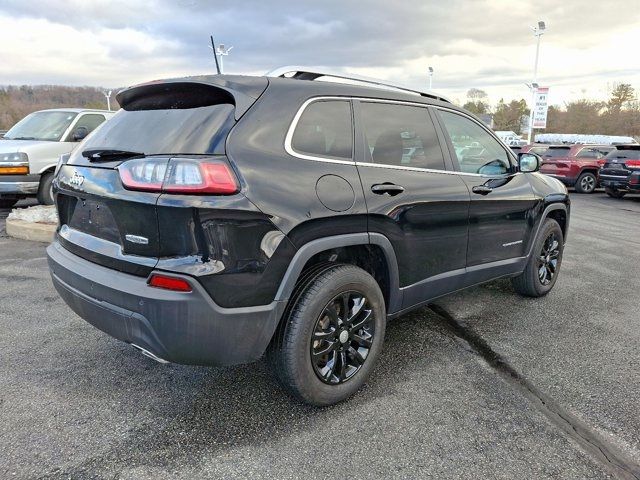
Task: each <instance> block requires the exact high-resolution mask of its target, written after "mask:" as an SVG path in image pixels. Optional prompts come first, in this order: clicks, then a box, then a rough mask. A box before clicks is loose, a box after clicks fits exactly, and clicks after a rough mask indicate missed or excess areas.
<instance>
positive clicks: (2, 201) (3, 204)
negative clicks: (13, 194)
mask: <svg viewBox="0 0 640 480" xmlns="http://www.w3.org/2000/svg"><path fill="white" fill-rule="evenodd" d="M16 203H18V200H17V199H15V198H0V208H13V206H14V205H15V204H16Z"/></svg>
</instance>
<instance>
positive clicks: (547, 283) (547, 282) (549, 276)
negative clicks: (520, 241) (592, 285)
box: [511, 218, 564, 297]
mask: <svg viewBox="0 0 640 480" xmlns="http://www.w3.org/2000/svg"><path fill="white" fill-rule="evenodd" d="M563 250H564V238H563V235H562V229H561V228H560V225H558V222H556V221H555V220H553V219H552V218H547V219H546V220H545V222H544V224H543V225H542V228H541V229H540V233H539V234H538V238H536V241H535V244H534V245H533V251H532V252H531V256H530V257H529V260H528V262H527V266H526V267H525V269H524V272H522V273H521V274H520V275H518V276H517V277H514V278H512V279H511V283H512V285H513V288H514V289H515V291H516V292H518V293H519V294H520V295H524V296H526V297H542V296H544V295H546V294H547V293H549V292H550V291H551V289H552V288H553V286H554V285H555V284H556V280H557V279H558V274H559V273H560V265H561V264H562V253H563Z"/></svg>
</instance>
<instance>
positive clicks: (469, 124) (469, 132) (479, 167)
mask: <svg viewBox="0 0 640 480" xmlns="http://www.w3.org/2000/svg"><path fill="white" fill-rule="evenodd" d="M440 115H441V117H442V120H443V122H444V126H445V128H446V130H447V132H448V133H449V137H450V138H451V143H453V148H454V151H455V154H456V157H457V158H458V163H459V164H460V171H462V172H465V173H481V174H484V175H502V174H505V173H507V172H508V171H509V169H510V168H511V163H510V162H509V157H508V156H507V152H506V151H505V149H504V148H503V147H502V144H501V143H500V142H499V141H498V140H496V139H495V138H494V137H493V136H492V135H491V134H489V132H487V131H486V130H485V129H484V128H482V127H481V126H480V125H478V124H477V123H475V122H474V121H472V120H470V119H468V118H466V117H464V116H462V115H458V114H455V113H451V112H446V111H441V112H440Z"/></svg>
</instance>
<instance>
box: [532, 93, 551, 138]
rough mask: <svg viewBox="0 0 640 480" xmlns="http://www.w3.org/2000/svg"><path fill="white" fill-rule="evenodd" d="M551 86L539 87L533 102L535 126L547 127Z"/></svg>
mask: <svg viewBox="0 0 640 480" xmlns="http://www.w3.org/2000/svg"><path fill="white" fill-rule="evenodd" d="M548 97H549V87H538V89H536V92H535V94H534V97H533V98H534V102H533V128H546V127H547V109H548V108H549V102H548Z"/></svg>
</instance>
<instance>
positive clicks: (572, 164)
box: [540, 145, 615, 193]
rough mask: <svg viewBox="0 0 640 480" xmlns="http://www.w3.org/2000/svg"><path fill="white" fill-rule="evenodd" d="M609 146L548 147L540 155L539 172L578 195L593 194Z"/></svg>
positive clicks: (612, 148)
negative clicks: (559, 182) (574, 190)
mask: <svg viewBox="0 0 640 480" xmlns="http://www.w3.org/2000/svg"><path fill="white" fill-rule="evenodd" d="M614 149H615V147H613V146H611V145H550V146H549V148H547V150H546V151H545V152H544V153H543V154H542V158H543V162H542V166H541V167H540V172H541V173H544V174H545V175H550V176H552V177H555V178H557V179H558V180H560V181H561V182H562V183H564V184H565V185H567V186H568V187H575V189H576V192H578V193H593V191H594V190H595V189H596V187H597V186H598V171H599V170H600V167H601V166H602V165H604V157H606V156H607V154H608V153H609V152H611V151H613V150H614Z"/></svg>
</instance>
